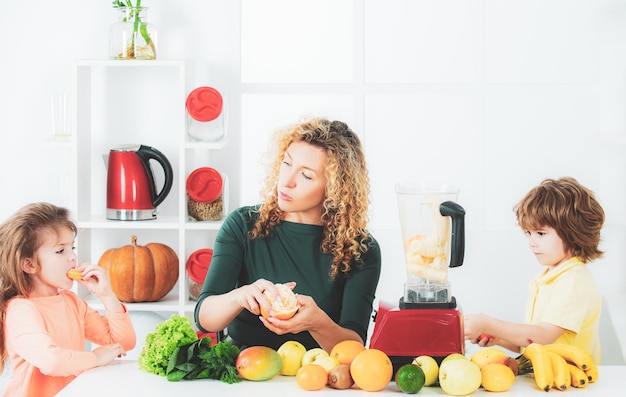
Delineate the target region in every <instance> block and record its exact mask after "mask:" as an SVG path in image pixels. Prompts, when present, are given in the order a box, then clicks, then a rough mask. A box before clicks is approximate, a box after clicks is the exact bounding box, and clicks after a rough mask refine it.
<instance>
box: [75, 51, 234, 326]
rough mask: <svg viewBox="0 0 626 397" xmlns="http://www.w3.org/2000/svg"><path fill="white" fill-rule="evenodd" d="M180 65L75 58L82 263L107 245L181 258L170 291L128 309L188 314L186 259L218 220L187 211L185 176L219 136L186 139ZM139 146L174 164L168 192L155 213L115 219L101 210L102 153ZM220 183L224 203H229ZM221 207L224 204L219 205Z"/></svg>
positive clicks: (206, 161) (208, 241)
mask: <svg viewBox="0 0 626 397" xmlns="http://www.w3.org/2000/svg"><path fill="white" fill-rule="evenodd" d="M185 74H186V65H185V62H184V61H179V60H171V61H170V60H155V61H112V60H80V61H76V62H75V64H74V68H73V79H72V80H73V96H72V97H73V100H74V104H73V105H74V114H75V125H74V126H73V131H74V132H75V133H74V137H73V139H72V142H71V145H72V181H71V183H72V186H73V188H74V192H73V197H72V200H71V201H72V202H71V203H70V204H71V208H72V209H73V212H74V216H75V218H76V221H77V224H78V228H79V233H78V237H77V254H78V260H79V261H80V262H83V261H88V262H91V263H97V261H98V259H99V258H100V256H101V255H102V254H103V253H104V252H105V251H106V250H107V249H109V248H116V247H121V246H123V245H128V244H130V239H131V236H132V235H136V236H137V244H139V245H146V244H147V243H150V242H158V243H162V244H167V245H168V246H170V247H171V248H172V249H174V250H175V251H176V253H177V254H178V257H179V278H178V282H177V284H176V285H175V286H174V288H173V289H172V291H171V292H170V293H169V294H168V295H167V296H166V297H164V298H163V299H161V300H160V301H158V302H146V303H130V304H128V305H127V306H128V308H129V310H130V311H153V312H176V313H179V314H189V313H191V312H193V309H194V307H195V301H193V300H189V299H188V291H187V285H186V270H185V264H186V261H187V258H188V256H189V255H190V254H191V253H192V252H193V251H195V250H197V249H200V248H206V247H212V245H213V240H214V237H215V234H216V233H217V230H218V229H219V227H220V226H221V221H205V222H197V221H195V220H193V219H191V218H190V217H189V216H188V214H187V194H186V188H185V182H186V179H187V176H188V175H189V174H190V173H191V171H193V170H194V169H195V168H197V167H202V166H214V165H212V164H211V152H212V151H214V150H219V149H221V148H222V147H223V146H224V145H225V144H226V142H225V140H224V139H223V140H222V141H220V142H206V143H205V142H192V141H190V140H189V139H188V138H187V133H186V131H187V113H186V109H185V100H186V95H187V91H188V87H187V86H186V81H185ZM125 144H144V145H148V146H152V147H154V148H156V149H158V150H159V151H161V152H162V153H163V154H164V155H165V156H166V157H167V158H168V160H169V161H170V163H171V164H172V168H173V171H174V182H173V185H172V190H171V191H170V193H169V195H168V196H167V197H166V198H165V200H164V201H163V203H161V204H160V205H159V206H158V207H157V212H158V213H157V219H155V220H146V221H114V220H107V219H106V218H105V213H106V177H107V171H106V164H105V157H106V156H107V155H108V153H109V151H110V149H111V148H114V147H117V146H120V145H125ZM153 172H154V174H155V179H156V184H157V186H162V184H163V175H162V171H161V170H160V167H158V166H155V167H153ZM227 196H228V186H227V183H225V186H224V200H223V201H224V204H225V205H226V203H228V199H227ZM225 213H226V209H225ZM78 293H79V295H81V296H82V297H83V298H85V299H86V300H87V301H88V302H90V304H92V305H93V306H94V307H95V308H98V309H100V308H101V305H100V302H99V300H98V299H97V298H96V297H92V296H89V294H88V292H87V291H86V290H81V289H79V290H78Z"/></svg>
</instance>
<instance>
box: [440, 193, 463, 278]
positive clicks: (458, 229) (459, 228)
mask: <svg viewBox="0 0 626 397" xmlns="http://www.w3.org/2000/svg"><path fill="white" fill-rule="evenodd" d="M439 212H440V213H441V215H443V216H449V217H451V218H452V247H451V248H450V266H449V267H458V266H461V265H462V264H463V257H464V256H465V210H464V209H463V207H461V206H460V205H459V204H457V203H455V202H454V201H446V202H443V203H441V205H440V206H439Z"/></svg>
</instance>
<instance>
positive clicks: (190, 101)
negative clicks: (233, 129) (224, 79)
mask: <svg viewBox="0 0 626 397" xmlns="http://www.w3.org/2000/svg"><path fill="white" fill-rule="evenodd" d="M185 107H186V108H187V113H188V115H189V118H188V120H187V122H188V129H187V133H188V135H189V137H190V138H192V139H193V140H196V141H209V142H213V141H219V140H221V139H222V138H223V137H224V135H225V132H226V128H225V125H224V123H225V119H226V118H225V117H224V115H223V113H224V107H225V103H224V99H223V97H222V94H220V92H219V91H218V90H216V89H215V88H213V87H205V86H203V87H198V88H196V89H194V90H193V91H191V92H190V93H189V95H188V96H187V101H186V102H185Z"/></svg>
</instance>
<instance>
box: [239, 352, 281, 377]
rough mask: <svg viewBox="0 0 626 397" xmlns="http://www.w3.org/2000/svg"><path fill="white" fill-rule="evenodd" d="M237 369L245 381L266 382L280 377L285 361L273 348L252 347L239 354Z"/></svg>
mask: <svg viewBox="0 0 626 397" xmlns="http://www.w3.org/2000/svg"><path fill="white" fill-rule="evenodd" d="M235 367H236V368H237V372H238V373H239V376H241V377H242V378H243V379H246V380H253V381H264V380H268V379H272V378H273V377H275V376H276V375H278V373H279V372H280V370H281V368H282V367H283V360H282V358H281V357H280V355H279V354H278V352H277V351H276V350H274V349H272V348H271V347H267V346H250V347H248V348H245V349H243V350H242V351H241V352H239V355H238V356H237V361H236V362H235Z"/></svg>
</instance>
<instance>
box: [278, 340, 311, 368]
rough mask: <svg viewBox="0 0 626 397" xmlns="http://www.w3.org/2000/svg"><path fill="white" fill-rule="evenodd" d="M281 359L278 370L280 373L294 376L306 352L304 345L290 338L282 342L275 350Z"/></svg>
mask: <svg viewBox="0 0 626 397" xmlns="http://www.w3.org/2000/svg"><path fill="white" fill-rule="evenodd" d="M277 352H278V354H279V355H280V358H281V359H282V360H283V366H282V369H281V370H280V374H281V375H285V376H296V373H297V372H298V369H300V367H301V366H302V357H303V356H304V353H306V347H304V345H303V344H302V343H300V342H298V341H295V340H290V341H287V342H285V343H283V344H282V345H281V346H280V347H279V348H278V350H277Z"/></svg>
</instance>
